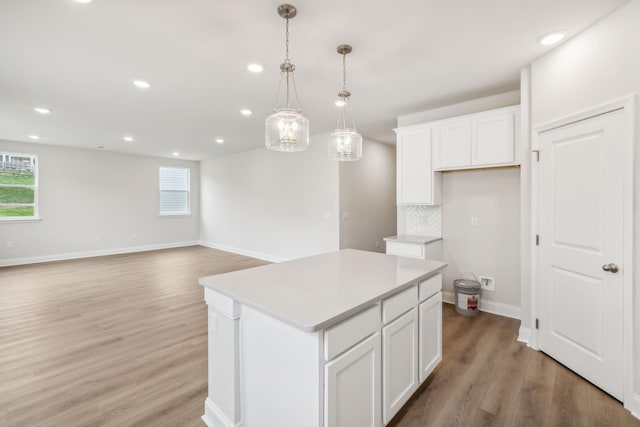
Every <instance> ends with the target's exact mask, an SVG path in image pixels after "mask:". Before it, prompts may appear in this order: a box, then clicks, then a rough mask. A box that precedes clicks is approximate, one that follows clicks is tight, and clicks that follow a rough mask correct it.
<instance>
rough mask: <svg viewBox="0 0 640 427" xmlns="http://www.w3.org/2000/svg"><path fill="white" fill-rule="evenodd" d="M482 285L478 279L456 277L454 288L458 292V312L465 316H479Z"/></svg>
mask: <svg viewBox="0 0 640 427" xmlns="http://www.w3.org/2000/svg"><path fill="white" fill-rule="evenodd" d="M481 288H482V285H480V282H478V281H477V280H469V279H456V280H454V281H453V290H454V292H455V294H456V313H458V314H462V315H463V316H469V317H473V316H477V315H478V312H479V310H478V309H479V308H480V289H481Z"/></svg>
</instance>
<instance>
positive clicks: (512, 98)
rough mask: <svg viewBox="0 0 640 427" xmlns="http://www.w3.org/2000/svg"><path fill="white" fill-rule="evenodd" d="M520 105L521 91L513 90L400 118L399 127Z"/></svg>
mask: <svg viewBox="0 0 640 427" xmlns="http://www.w3.org/2000/svg"><path fill="white" fill-rule="evenodd" d="M518 104H520V91H518V90H513V91H510V92H504V93H499V94H497V95H492V96H487V97H484V98H478V99H472V100H470V101H466V102H461V103H459V104H452V105H447V106H444V107H440V108H434V109H432V110H427V111H420V112H418V113H413V114H407V115H406V116H399V117H398V127H400V126H411V125H417V124H420V123H427V122H433V121H435V120H443V119H448V118H450V117H456V116H462V115H464V114H473V113H479V112H481V111H486V110H493V109H495V108H502V107H509V106H511V105H518Z"/></svg>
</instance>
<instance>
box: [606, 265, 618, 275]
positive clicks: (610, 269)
mask: <svg viewBox="0 0 640 427" xmlns="http://www.w3.org/2000/svg"><path fill="white" fill-rule="evenodd" d="M602 269H603V270H604V271H608V272H610V273H617V272H618V266H617V265H616V264H614V263H609V264H605V265H603V266H602Z"/></svg>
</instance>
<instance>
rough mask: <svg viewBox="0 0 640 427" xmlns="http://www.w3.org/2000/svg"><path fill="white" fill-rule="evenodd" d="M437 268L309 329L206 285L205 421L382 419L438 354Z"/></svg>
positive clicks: (357, 424) (327, 425)
mask: <svg viewBox="0 0 640 427" xmlns="http://www.w3.org/2000/svg"><path fill="white" fill-rule="evenodd" d="M441 288H442V274H441V273H435V274H432V275H431V276H429V277H427V278H418V279H416V280H414V281H413V282H412V283H411V284H410V286H408V287H406V288H403V289H402V290H400V291H398V292H396V293H395V294H393V295H391V296H388V297H386V298H384V299H381V300H380V301H378V302H376V303H375V305H373V306H370V307H367V308H366V309H363V310H362V311H360V312H359V313H356V314H354V315H352V316H350V317H348V318H346V319H345V320H342V321H341V322H339V323H337V324H335V325H332V326H330V327H328V328H325V329H320V330H317V331H313V332H306V331H304V330H301V329H298V328H295V327H293V326H291V325H289V324H287V323H284V322H282V321H280V320H278V319H276V318H274V317H271V316H270V315H268V314H266V313H263V312H261V311H259V310H256V309H254V308H252V307H250V306H246V305H242V304H240V303H238V302H237V301H234V300H232V299H230V298H228V297H227V296H225V295H222V294H219V293H217V292H215V291H212V290H210V289H206V290H205V297H206V300H207V303H208V304H209V308H208V313H209V365H208V367H209V395H208V397H207V399H206V402H205V414H204V416H203V420H204V422H205V423H206V424H207V426H208V427H232V426H242V427H261V426H278V427H301V426H304V427H382V426H384V425H387V424H388V423H389V422H390V421H391V419H392V418H393V417H394V416H395V415H396V414H397V413H398V411H399V410H400V409H401V408H402V407H403V406H404V405H405V404H406V402H407V401H408V400H409V398H410V397H411V395H413V394H414V392H415V391H416V390H417V388H418V387H419V385H420V383H422V382H423V381H424V380H425V379H426V378H427V376H428V375H429V374H430V373H431V372H432V371H433V369H434V368H435V367H436V365H437V364H438V363H439V362H440V360H441V359H442V333H441V328H442V309H441V303H442V298H441V292H440V291H441Z"/></svg>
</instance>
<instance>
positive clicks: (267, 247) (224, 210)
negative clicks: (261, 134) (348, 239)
mask: <svg viewBox="0 0 640 427" xmlns="http://www.w3.org/2000/svg"><path fill="white" fill-rule="evenodd" d="M327 138H328V135H319V136H314V137H311V142H310V147H309V148H308V149H307V150H305V151H302V152H298V153H279V152H275V151H271V150H268V149H266V148H264V147H263V148H257V149H254V150H249V151H243V152H240V153H235V154H231V155H228V156H224V157H219V158H214V159H209V160H204V161H202V162H201V165H200V171H201V185H202V192H201V205H202V211H201V231H200V236H201V240H202V241H203V242H205V243H206V244H208V245H212V246H216V247H220V248H226V249H231V250H234V251H237V252H242V253H247V254H250V255H253V256H257V257H260V258H264V259H270V260H283V259H293V258H300V257H303V256H309V255H314V254H318V253H322V252H328V251H332V250H337V249H338V246H339V237H338V235H339V221H338V203H339V202H338V198H339V196H338V163H337V162H335V161H332V160H329V159H328V157H327Z"/></svg>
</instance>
